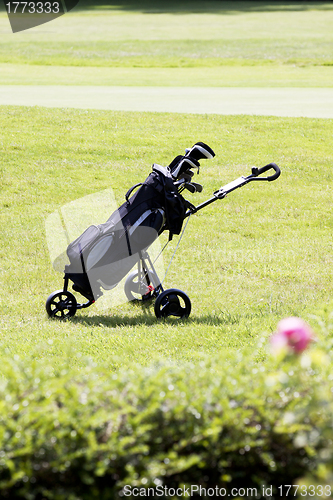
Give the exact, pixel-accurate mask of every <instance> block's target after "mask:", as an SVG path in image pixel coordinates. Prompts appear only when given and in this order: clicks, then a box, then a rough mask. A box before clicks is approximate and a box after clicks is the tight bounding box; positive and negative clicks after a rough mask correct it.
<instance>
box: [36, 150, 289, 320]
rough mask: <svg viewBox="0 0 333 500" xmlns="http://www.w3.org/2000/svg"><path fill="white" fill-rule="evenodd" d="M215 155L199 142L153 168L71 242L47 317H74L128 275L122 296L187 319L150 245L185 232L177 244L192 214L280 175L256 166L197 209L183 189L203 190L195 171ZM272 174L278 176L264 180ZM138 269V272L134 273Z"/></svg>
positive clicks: (182, 298)
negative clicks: (103, 218)
mask: <svg viewBox="0 0 333 500" xmlns="http://www.w3.org/2000/svg"><path fill="white" fill-rule="evenodd" d="M214 156H215V153H214V152H213V150H212V149H211V148H210V147H209V146H207V145H206V144H204V143H202V142H198V143H196V144H195V145H194V146H193V147H192V148H191V149H187V150H186V154H185V155H184V156H181V155H180V156H177V157H176V158H175V159H174V160H173V161H172V162H171V163H170V165H169V166H168V167H162V166H160V165H157V164H154V165H153V171H152V173H151V174H150V175H149V176H148V177H147V179H146V180H145V182H144V183H140V184H136V185H135V186H133V187H132V188H131V189H130V190H129V191H128V192H127V193H126V195H125V199H126V201H125V203H124V204H123V205H122V206H121V207H119V209H117V210H116V211H115V212H114V213H113V214H112V215H111V217H110V218H109V219H108V221H107V222H106V223H104V224H100V225H97V226H90V227H89V228H88V229H86V231H85V232H84V233H83V234H82V235H81V236H80V237H79V238H77V239H76V240H75V241H73V242H72V243H71V244H70V245H69V246H68V248H67V256H68V258H69V261H70V264H69V265H67V266H65V276H64V287H63V289H62V290H58V291H56V292H53V293H51V295H50V296H49V297H48V299H47V301H46V311H47V314H48V315H49V317H51V318H59V319H67V318H70V317H72V316H74V315H75V313H76V311H77V310H78V309H85V308H87V307H89V306H91V305H92V304H93V303H94V302H95V301H96V300H97V299H98V298H99V297H100V296H101V295H103V292H102V290H109V289H112V288H114V287H115V286H116V285H117V284H118V283H119V282H120V281H121V280H122V279H123V278H124V277H125V276H126V275H128V276H127V278H126V280H125V284H124V292H125V295H126V297H127V299H128V300H129V301H136V302H139V303H147V302H148V301H151V300H152V299H155V306H154V310H155V315H156V317H157V318H164V317H168V316H175V317H178V318H186V317H188V316H189V315H190V312H191V301H190V299H189V297H188V296H187V294H186V293H184V292H183V291H181V290H178V289H176V288H171V289H167V290H165V289H164V288H163V284H162V283H163V281H164V279H163V280H162V282H161V281H160V279H159V277H158V274H157V272H156V269H155V267H154V263H153V262H152V260H151V258H150V256H149V254H148V251H147V249H148V247H149V246H150V245H151V244H152V243H153V241H154V240H155V239H156V238H157V237H158V236H159V235H160V234H161V233H163V232H164V231H165V230H168V231H169V241H170V239H171V238H172V235H173V234H181V236H180V239H179V241H178V245H179V243H180V240H181V238H182V236H183V233H184V230H185V228H186V225H185V227H184V229H183V230H182V226H183V222H184V220H185V219H187V218H188V217H189V216H190V215H192V214H195V213H196V212H198V211H199V210H201V209H203V208H205V207H206V206H208V205H210V204H211V203H214V202H216V201H217V200H222V199H223V198H225V197H226V196H227V195H228V194H229V193H231V192H232V191H234V190H236V189H238V188H240V187H242V186H244V185H245V184H248V183H249V182H252V181H269V182H270V181H274V180H276V179H277V178H278V177H279V176H280V173H281V172H280V169H279V167H278V166H277V165H276V164H275V163H269V164H268V165H265V166H264V167H262V168H256V167H253V168H252V171H251V174H250V175H248V176H247V177H244V176H242V177H239V178H237V179H236V180H234V181H232V182H230V183H229V184H226V185H225V186H222V187H220V188H219V189H218V190H217V191H215V192H214V193H213V195H212V197H211V198H209V199H208V200H206V201H204V202H203V203H201V204H199V205H198V206H194V205H192V203H190V202H189V201H187V200H185V199H184V198H183V196H182V194H181V193H182V192H183V191H184V190H188V191H190V192H191V193H195V192H201V191H202V186H201V185H200V184H197V183H195V182H193V181H192V177H193V175H194V173H193V169H194V168H197V169H198V173H199V166H200V164H199V160H202V159H209V158H213V157H214ZM269 170H273V171H274V173H273V174H272V175H270V176H268V177H264V176H263V174H265V173H266V172H268V171H269ZM137 188H139V189H137ZM134 191H136V192H135V193H134V194H132V193H133V192H134ZM131 195H132V196H131ZM178 245H177V247H176V250H177V248H178ZM165 246H166V245H165ZM163 250H164V248H163ZM163 250H162V251H163ZM176 250H175V252H176ZM172 258H173V257H172ZM171 260H172V259H171ZM170 264H171V262H170ZM170 264H169V266H170ZM135 266H137V269H136V270H135V271H131V269H133V267H135ZM128 273H129V274H128ZM164 278H165V277H164ZM70 281H72V282H73V285H72V288H73V290H74V291H75V292H78V293H80V294H81V295H82V296H83V297H85V299H86V301H85V302H82V303H79V302H77V299H76V297H75V295H74V294H73V293H72V292H70V291H69V290H68V286H69V282H70Z"/></svg>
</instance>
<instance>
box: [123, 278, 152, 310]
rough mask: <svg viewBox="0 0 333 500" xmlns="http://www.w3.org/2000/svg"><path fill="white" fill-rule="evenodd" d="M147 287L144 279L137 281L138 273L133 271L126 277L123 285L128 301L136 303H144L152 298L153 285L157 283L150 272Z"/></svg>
mask: <svg viewBox="0 0 333 500" xmlns="http://www.w3.org/2000/svg"><path fill="white" fill-rule="evenodd" d="M149 281H150V284H149V285H148V282H147V279H146V277H144V278H143V279H141V280H139V273H138V271H133V272H132V273H131V274H129V275H128V276H127V279H126V281H125V285H124V292H125V295H126V297H127V299H128V300H130V301H136V302H145V301H146V300H149V299H151V298H152V297H153V291H154V288H155V286H154V283H155V284H156V283H158V282H159V280H158V277H157V276H156V274H155V273H153V272H152V271H150V272H149Z"/></svg>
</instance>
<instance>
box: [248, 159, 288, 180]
mask: <svg viewBox="0 0 333 500" xmlns="http://www.w3.org/2000/svg"><path fill="white" fill-rule="evenodd" d="M271 169H273V170H275V174H273V175H270V176H269V177H261V178H258V177H259V176H260V175H261V174H263V173H264V172H267V171H268V170H271ZM280 174H281V170H280V169H279V167H278V166H277V165H276V163H269V164H268V165H265V166H264V167H262V168H257V167H253V168H252V176H253V177H254V178H251V180H253V181H269V182H270V181H275V180H276V179H277V178H278V177H280ZM252 176H251V177H252Z"/></svg>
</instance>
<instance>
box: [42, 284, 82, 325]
mask: <svg viewBox="0 0 333 500" xmlns="http://www.w3.org/2000/svg"><path fill="white" fill-rule="evenodd" d="M45 306H46V312H47V314H48V315H49V317H50V318H58V319H67V318H70V317H72V316H74V315H75V313H76V310H77V302H76V298H75V297H74V295H73V294H72V293H71V292H64V291H63V290H58V291H57V292H53V293H51V295H49V296H48V298H47V301H46V305H45Z"/></svg>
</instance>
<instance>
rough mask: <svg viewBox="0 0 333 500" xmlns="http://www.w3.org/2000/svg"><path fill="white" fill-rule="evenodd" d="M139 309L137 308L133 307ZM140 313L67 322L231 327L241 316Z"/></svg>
mask: <svg viewBox="0 0 333 500" xmlns="http://www.w3.org/2000/svg"><path fill="white" fill-rule="evenodd" d="M134 307H139V306H134ZM140 309H141V312H140V313H139V314H135V315H133V316H131V315H128V314H121V315H120V314H112V313H110V315H107V314H98V315H96V316H75V317H73V318H71V319H70V320H69V321H71V323H76V324H80V325H82V326H95V327H98V326H107V327H109V328H116V327H121V326H123V327H125V326H127V327H128V326H143V325H145V326H152V325H156V324H161V325H163V324H168V325H175V326H177V325H179V324H180V323H182V324H183V323H187V324H197V325H206V326H221V325H231V324H237V323H239V322H240V319H241V315H238V314H230V313H228V312H225V313H224V312H221V313H220V314H206V315H203V316H195V315H193V314H192V315H191V316H190V317H189V318H184V319H181V318H176V317H172V316H170V317H168V318H156V316H155V314H154V310H153V308H149V307H148V306H144V307H142V308H141V307H140Z"/></svg>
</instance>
